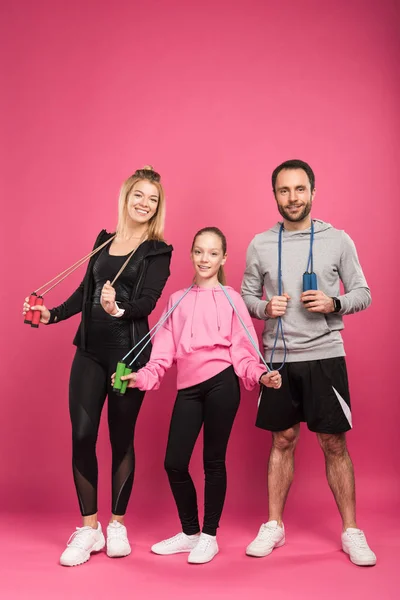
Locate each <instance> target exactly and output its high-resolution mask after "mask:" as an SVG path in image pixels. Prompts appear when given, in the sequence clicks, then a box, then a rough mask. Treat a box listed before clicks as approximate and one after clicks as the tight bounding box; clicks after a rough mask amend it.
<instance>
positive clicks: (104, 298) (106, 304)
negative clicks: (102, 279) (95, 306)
mask: <svg viewBox="0 0 400 600" xmlns="http://www.w3.org/2000/svg"><path fill="white" fill-rule="evenodd" d="M100 304H101V305H102V307H103V308H104V310H105V311H106V313H108V314H109V315H115V314H116V313H117V312H118V307H117V305H116V304H115V288H113V286H112V285H111V283H110V282H109V281H106V283H105V284H104V285H103V289H102V290H101V296H100Z"/></svg>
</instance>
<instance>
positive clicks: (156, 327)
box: [121, 283, 194, 366]
mask: <svg viewBox="0 0 400 600" xmlns="http://www.w3.org/2000/svg"><path fill="white" fill-rule="evenodd" d="M193 285H194V284H193V283H192V285H191V286H190V287H189V288H188V289H187V290H186V291H185V292H184V294H182V296H181V297H180V298H179V299H178V300H177V301H176V302H175V303H174V304H173V306H171V308H170V309H169V310H168V311H167V312H166V313H165V315H164V316H163V317H161V319H160V320H159V321H158V322H157V323H156V324H155V325H154V326H153V327H152V328H151V329H150V331H149V332H148V333H146V335H144V336H143V337H142V339H141V340H139V341H138V343H137V344H135V345H134V346H133V348H131V349H130V350H129V352H128V353H127V354H125V356H124V357H123V358H122V359H121V362H124V361H125V360H126V359H127V358H128V356H129V355H130V354H132V352H133V351H134V350H136V348H137V347H138V346H140V345H141V344H143V342H144V341H145V339H146V338H149V339H148V340H147V342H146V343H145V344H144V346H142V348H141V349H140V351H139V352H138V353H137V354H136V356H135V357H134V358H133V359H132V361H131V362H130V363H129V366H131V365H132V364H133V363H134V362H135V360H137V359H138V358H139V356H140V355H141V353H142V352H143V350H144V349H145V348H146V346H147V345H148V344H150V342H151V340H152V339H153V338H154V336H155V335H156V333H157V332H158V331H159V329H161V327H162V326H163V325H164V323H165V322H166V321H167V319H168V318H169V316H170V315H171V314H172V313H173V312H174V310H175V308H176V307H177V306H178V304H179V303H180V302H181V301H182V300H183V298H184V297H185V296H186V294H188V293H189V292H190V290H191V289H192V287H193Z"/></svg>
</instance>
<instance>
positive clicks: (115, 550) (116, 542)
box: [107, 520, 131, 558]
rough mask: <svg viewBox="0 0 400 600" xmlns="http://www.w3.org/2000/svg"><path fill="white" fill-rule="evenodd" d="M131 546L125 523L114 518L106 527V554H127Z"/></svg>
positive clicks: (118, 556) (117, 556) (114, 556)
mask: <svg viewBox="0 0 400 600" xmlns="http://www.w3.org/2000/svg"><path fill="white" fill-rule="evenodd" d="M130 553H131V547H130V544H129V541H128V534H127V531H126V527H125V525H123V524H122V523H120V522H119V521H116V520H114V521H113V522H112V523H110V524H109V525H108V527H107V556H110V557H111V558H120V557H122V556H128V554H130Z"/></svg>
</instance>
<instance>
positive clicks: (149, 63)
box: [0, 0, 400, 598]
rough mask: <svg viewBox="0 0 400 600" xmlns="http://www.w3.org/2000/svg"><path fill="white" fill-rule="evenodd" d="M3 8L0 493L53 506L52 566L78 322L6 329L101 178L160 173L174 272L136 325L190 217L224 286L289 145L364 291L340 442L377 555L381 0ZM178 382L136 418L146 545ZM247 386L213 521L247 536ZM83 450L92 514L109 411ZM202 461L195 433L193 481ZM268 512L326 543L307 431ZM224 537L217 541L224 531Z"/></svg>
mask: <svg viewBox="0 0 400 600" xmlns="http://www.w3.org/2000/svg"><path fill="white" fill-rule="evenodd" d="M0 10H1V14H0V21H1V45H2V53H1V54H2V58H3V69H2V81H1V84H2V85H1V87H2V94H1V97H0V102H1V105H0V109H1V110H0V114H1V120H2V123H1V132H2V134H1V137H2V142H3V143H2V145H1V165H2V179H1V192H2V207H3V208H2V225H1V228H2V235H1V242H2V261H1V262H2V282H3V285H2V289H1V295H2V299H1V300H2V302H1V305H2V307H3V315H4V316H3V324H2V332H1V333H2V335H1V346H2V348H1V352H2V361H1V369H2V388H3V389H2V392H3V393H2V409H1V422H2V433H1V436H0V456H1V457H2V458H1V464H0V469H1V471H0V489H1V490H2V491H1V497H0V508H1V509H2V510H3V511H5V512H6V513H8V514H9V513H13V512H14V513H16V515H22V514H24V515H25V516H26V515H30V518H31V519H32V521H33V522H39V516H38V515H39V513H43V519H45V520H44V521H43V522H44V523H46V522H48V521H47V520H46V518H45V515H46V514H47V513H51V519H52V520H56V522H57V521H58V522H59V521H60V519H59V515H60V514H61V513H64V512H68V513H69V515H68V518H66V519H65V520H63V521H62V527H63V529H62V535H61V534H60V535H56V536H55V537H54V544H53V547H52V548H51V561H53V562H54V561H56V560H57V557H58V554H59V551H61V550H62V547H63V544H64V542H65V539H64V538H65V537H67V536H68V535H69V533H70V532H71V531H72V529H73V527H74V525H78V524H79V519H78V505H77V501H76V498H75V492H74V488H73V484H72V476H71V472H70V462H71V458H70V452H71V442H70V426H69V417H68V403H67V392H68V378H69V369H70V363H71V360H72V357H73V353H74V347H73V346H72V338H73V335H74V333H75V330H76V328H77V326H78V322H79V320H78V317H75V318H72V319H70V320H69V321H68V322H65V323H62V324H60V325H58V326H56V325H55V326H52V327H48V328H45V327H41V328H40V329H39V330H38V331H35V330H33V329H31V328H28V327H27V326H23V321H22V315H21V305H22V301H23V298H24V297H25V296H26V295H27V294H29V292H30V291H31V290H32V289H33V288H35V287H37V286H38V285H40V284H41V283H43V282H45V281H46V280H47V279H50V278H51V277H52V276H53V275H54V274H55V273H57V272H59V271H61V270H63V269H64V268H65V267H66V266H68V265H69V264H71V263H72V262H74V261H75V260H76V259H78V258H79V257H80V256H82V255H83V254H85V253H86V252H88V251H89V250H90V249H91V247H92V244H93V241H94V239H95V237H96V235H97V233H98V231H99V230H100V229H101V228H103V227H106V228H107V229H109V230H113V228H114V227H115V222H116V212H117V196H118V190H119V186H120V184H121V183H122V181H123V180H124V179H125V178H126V177H127V176H129V175H130V174H131V173H132V172H133V171H134V170H135V169H136V168H138V167H140V166H143V165H144V164H146V163H150V164H152V165H154V167H155V168H156V169H157V170H158V171H159V172H160V173H161V174H162V177H163V182H164V185H165V188H166V192H167V203H168V204H167V226H166V237H167V240H168V241H169V242H171V243H172V244H173V245H174V248H175V251H174V254H173V262H172V275H171V278H170V280H169V282H168V284H167V288H166V290H165V293H164V295H163V298H162V299H161V301H160V302H159V304H158V306H157V308H156V310H155V311H154V313H153V315H152V317H151V322H152V323H153V322H155V320H156V319H157V317H158V315H159V314H160V312H161V310H162V308H163V306H164V304H165V302H166V299H167V296H168V294H169V293H171V292H172V291H174V290H176V289H179V288H181V287H184V286H186V285H187V284H188V282H189V281H190V278H191V264H190V261H189V249H190V244H191V240H192V237H193V234H194V233H195V231H196V230H197V229H198V228H200V227H203V226H205V225H216V226H218V227H220V228H221V229H222V230H223V231H224V232H225V233H226V235H227V238H228V252H229V261H228V264H227V274H228V278H229V283H230V284H231V285H233V286H234V287H235V288H236V289H239V286H240V282H241V278H242V274H243V270H244V265H245V251H246V248H247V245H248V243H249V242H250V240H251V238H252V237H253V235H254V234H255V233H257V232H259V231H262V230H265V229H267V228H269V227H270V226H272V225H273V224H274V223H275V221H276V220H277V217H278V213H277V211H276V208H275V202H274V199H273V196H272V194H271V184H270V174H271V171H272V170H273V168H274V167H275V166H276V165H277V164H279V163H280V162H281V161H283V160H286V159H288V158H295V157H296V158H302V159H303V160H306V161H308V162H310V164H311V165H312V167H313V169H314V171H315V173H316V187H317V197H316V200H315V208H314V211H313V216H314V217H317V218H321V219H324V220H326V221H329V222H331V223H333V224H334V226H335V227H337V228H339V229H345V230H346V231H347V232H348V233H349V234H350V235H351V237H352V238H353V239H354V241H355V243H356V245H357V249H358V252H359V256H360V260H361V263H362V265H363V268H364V271H365V274H366V277H367V280H368V282H369V285H370V287H371V289H372V296H373V304H372V306H371V308H370V309H368V311H367V312H364V313H361V314H357V315H353V316H351V317H348V318H346V331H345V334H344V336H345V343H346V349H347V353H348V369H349V375H350V383H351V393H352V403H353V418H354V425H355V427H354V431H353V432H352V433H351V434H350V435H349V437H348V440H349V447H350V449H351V454H352V458H353V460H354V463H355V468H356V475H357V484H358V505H359V515H360V524H361V526H362V527H365V528H366V529H367V528H368V523H369V531H373V532H374V534H373V536H372V539H370V542H371V545H373V546H374V548H375V549H377V552H379V550H380V552H381V556H382V555H383V554H384V552H385V551H387V549H388V548H392V549H393V544H394V541H393V539H392V537H390V534H388V532H390V531H391V530H392V528H393V526H394V524H396V527H397V528H399V522H398V517H397V514H398V513H397V512H396V510H397V511H398V508H399V506H398V498H399V491H400V490H399V460H398V455H399V452H398V440H397V437H398V423H399V398H398V385H397V373H396V370H397V369H398V332H399V331H398V329H399V328H398V318H397V316H396V315H397V314H398V303H399V300H398V299H399V292H400V289H399V278H398V268H399V261H398V251H397V246H398V244H397V241H398V219H399V201H398V184H397V179H398V162H399V161H398V159H399V153H398V136H399V111H398V107H399V100H400V98H399V96H400V94H399V75H398V73H399V71H398V65H399V35H398V23H399V18H400V14H399V13H400V10H399V3H398V2H393V1H390V0H381V1H380V2H379V3H377V2H375V1H373V0H364V1H359V0H352V1H345V0H336V1H333V0H327V1H325V2H317V1H316V0H315V1H297V2H296V1H294V0H288V1H287V2H285V3H282V2H278V1H276V2H274V1H261V0H260V1H255V0H247V2H243V1H240V2H239V1H236V0H230V1H226V0H222V1H219V2H216V1H215V0H214V1H211V0H203V1H202V2H193V3H192V2H185V1H184V0H181V1H169V0H168V1H164V2H162V1H156V0H149V1H143V2H136V1H119V2H107V1H102V2H95V1H88V2H78V1H77V0H73V1H70V2H68V3H64V2H60V1H59V2H49V1H45V0H39V1H37V2H28V1H23V0H20V1H14V2H13V1H11V0H8V1H3V2H2V3H1V7H0ZM82 276H83V270H81V271H80V272H79V274H75V275H74V276H72V277H70V278H69V279H68V280H66V281H65V282H64V283H63V284H61V285H60V286H59V287H58V288H57V289H56V290H54V292H51V293H50V294H49V296H48V297H47V298H48V304H49V306H54V305H56V304H58V303H60V302H61V301H63V300H64V299H65V298H66V297H67V296H68V295H69V294H70V293H71V292H72V291H73V290H74V289H75V287H76V286H77V285H78V283H79V282H80V279H81V277H82ZM257 329H258V331H259V332H260V331H261V324H260V323H258V324H257ZM174 382H175V373H174V372H170V373H169V374H168V375H167V377H166V379H165V382H164V384H163V386H162V389H161V391H159V392H158V393H149V394H148V395H147V396H146V401H145V403H144V406H143V409H142V412H141V415H140V417H139V421H138V427H137V435H136V453H137V472H136V483H135V488H134V494H133V497H132V501H131V504H130V511H129V515H130V516H129V518H130V519H131V523H132V533H133V531H134V529H135V527H136V528H138V531H140V527H142V528H143V531H144V532H147V531H148V529H149V528H150V529H151V528H152V527H153V528H154V529H153V530H154V534H153V536H152V539H151V540H150V539H149V543H150V542H153V541H157V539H158V538H159V537H160V535H161V537H164V536H165V535H168V534H172V533H175V530H176V529H177V526H178V523H177V519H176V516H175V508H174V505H173V502H172V498H171V495H170V492H169V488H168V485H167V478H166V476H165V474H164V472H163V458H164V450H165V444H166V437H167V429H168V421H169V417H170V413H171V409H172V405H173V399H174V395H175V388H174ZM256 403H257V398H256V393H252V394H251V393H247V392H244V391H243V395H242V406H241V410H240V413H239V415H238V418H237V421H236V424H235V427H234V431H233V434H232V438H231V443H230V447H229V458H228V468H229V489H228V497H227V502H226V511H225V514H224V517H223V521H222V528H221V532H223V530H224V524H226V527H227V528H229V527H232V532H233V533H232V534H231V535H232V536H234V535H236V536H237V535H238V530H237V529H236V530H235V526H236V527H239V528H240V531H241V532H242V533H243V544H244V545H245V544H246V543H248V541H249V540H250V539H252V537H254V535H255V533H256V531H257V529H258V527H259V524H260V522H261V521H262V520H265V518H266V510H265V509H266V484H265V475H266V457H267V453H268V448H269V444H270V441H269V435H268V434H267V433H265V432H262V431H260V430H258V429H256V428H255V427H254V420H255V415H256ZM98 457H99V461H100V511H101V515H102V519H103V521H104V524H105V522H106V519H107V517H108V514H107V511H108V510H109V493H110V489H109V480H110V474H109V473H110V471H109V469H110V452H109V444H108V438H107V428H106V423H105V420H104V422H103V423H102V427H101V432H100V438H99V443H98ZM200 459H201V454H200V452H199V449H197V451H196V454H195V457H194V461H193V473H194V476H195V478H196V481H197V482H199V485H201V479H202V474H201V460H200ZM11 518H12V517H10V519H11ZM13 518H15V519H17V522H18V520H19V518H20V517H18V516H15V517H13ZM166 519H169V520H170V525H169V526H168V527H166V526H165V521H166ZM383 519H386V521H384V520H383ZM366 521H367V525H366V523H365V522H366ZM10 522H11V521H10ZM40 522H42V521H40ZM286 522H287V523H293V525H292V527H293V530H294V531H298V530H299V528H300V530H302V532H301V534H302V535H303V539H302V541H301V546H299V547H301V548H302V551H303V552H306V549H305V548H304V544H306V543H307V539H308V537H307V536H308V535H309V532H310V531H313V532H314V533H315V532H318V536H320V538H321V540H324V536H327V537H328V538H329V539H330V540H331V542H332V547H333V548H335V549H337V547H339V544H338V539H339V533H340V521H339V517H338V515H337V513H336V509H335V506H334V502H333V499H332V498H331V495H330V491H329V489H328V486H327V484H326V483H325V478H324V468H323V458H322V454H321V452H320V451H319V449H318V447H317V442H316V439H315V437H314V436H313V435H312V434H310V433H309V432H308V431H307V430H306V428H304V427H303V430H302V440H301V444H300V446H299V448H298V453H297V472H296V479H295V483H294V486H293V488H292V491H291V495H290V498H289V502H288V506H287V513H286ZM309 527H310V528H311V529H310V530H308V529H307V528H309ZM296 528H297V529H296ZM382 529H384V531H382ZM153 530H152V531H153ZM235 532H236V533H235ZM367 533H368V531H367ZM135 535H136V534H135ZM223 535H224V536H225V538H224V539H226V540H227V541H226V544H228V545H229V539H230V538H229V529H225V533H224V534H223ZM388 535H389V537H388ZM38 537H40V535H39V536H38ZM370 537H371V536H370ZM231 541H232V540H231ZM299 543H300V542H299ZM321 543H322V542H321ZM243 544H242V545H243ZM239 546H240V544H239ZM385 549H386V550H385ZM280 552H283V551H280ZM397 552H398V550H397ZM49 555H50V551H49ZM388 555H390V552H389V551H388ZM335 556H336V555H335ZM336 559H337V556H336ZM93 560H94V559H93ZM218 560H220V562H221V563H222V560H223V559H222V555H221V557H219V558H218ZM243 560H245V559H243ZM266 560H273V559H272V558H271V559H266ZM292 560H293V561H295V555H293V558H292ZM343 560H345V559H343ZM256 562H257V561H256ZM171 564H172V563H171ZM238 564H239V563H238ZM258 564H260V563H258ZM264 564H265V563H264ZM264 564H263V569H261V571H264ZM271 564H272V563H271ZM293 564H294V563H293ZM91 565H92V561H91V563H90V566H91ZM388 565H389V563H386V568H387V569H389V567H388ZM210 567H211V566H210ZM312 567H313V568H312V570H311V571H310V572H312V571H313V569H314V567H315V564H313V565H312ZM346 567H347V563H346ZM378 567H379V565H378ZM378 567H377V568H376V569H375V571H369V573H373V575H368V576H369V580H368V581H369V583H368V588H369V589H370V590H371V589H372V588H371V585H372V581H373V582H375V583H376V585H378V582H379V576H380V577H382V579H384V580H385V581H386V582H388V581H389V583H390V577H392V576H393V572H392V571H391V572H390V573H389V570H387V571H382V569H385V562H384V561H382V564H381V567H380V568H381V571H380V572H379V571H378ZM86 568H89V567H85V569H86ZM151 568H153V567H151ZM213 568H215V567H214V565H213ZM283 568H286V567H285V565H284V563H282V569H283ZM182 569H183V566H182ZM349 569H350V566H349ZM353 569H356V568H355V567H354V568H353ZM192 572H193V571H192ZM282 572H283V571H282ZM353 572H354V573H355V571H353ZM353 572H352V573H353ZM332 573H334V571H331V574H332ZM357 573H359V570H358V571H357ZM62 575H63V577H64V578H65V577H67V576H66V575H65V570H64V571H62ZM179 576H180V575H179V571H177V575H176V577H177V578H178V580H179ZM221 576H222V575H221ZM252 577H256V575H254V574H253V575H252ZM340 577H341V576H339V578H340ZM364 577H367V576H364ZM364 581H367V580H366V579H364ZM175 583H176V582H175ZM171 585H172V584H171ZM199 585H200V584H199ZM235 586H236V587H238V589H239V588H240V584H239V583H238V582H236V583H235ZM10 589H11V588H10ZM224 589H225V590H226V588H224ZM294 589H295V588H294ZM148 593H149V594H150V592H148ZM221 593H222V592H221ZM293 593H294V592H293ZM365 593H367V594H368V591H367V592H365ZM365 593H364V597H369V596H365ZM390 593H391V592H389V591H388V594H390ZM393 593H394V592H393ZM150 596H151V594H150ZM150 596H148V597H150ZM8 597H10V598H11V597H13V596H12V595H9V596H7V598H8ZM27 597H31V596H29V595H28V596H27ZM42 597H43V596H42ZM53 597H57V598H58V597H60V598H61V595H59V596H53ZM143 597H145V596H143ZM220 597H223V596H220ZM276 597H285V596H279V595H278V596H276ZM308 597H312V596H310V595H309V596H308ZM371 597H376V596H371ZM382 597H385V598H389V597H390V598H392V597H394V596H391V595H386V596H382Z"/></svg>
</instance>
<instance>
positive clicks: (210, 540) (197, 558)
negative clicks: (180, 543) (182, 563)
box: [188, 533, 219, 565]
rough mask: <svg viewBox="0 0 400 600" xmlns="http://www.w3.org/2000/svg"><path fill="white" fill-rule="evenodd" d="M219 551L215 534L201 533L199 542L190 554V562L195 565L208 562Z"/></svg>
mask: <svg viewBox="0 0 400 600" xmlns="http://www.w3.org/2000/svg"><path fill="white" fill-rule="evenodd" d="M218 552H219V549H218V544H217V538H216V537H215V535H208V534H207V533H201V534H200V537H199V541H198V543H197V544H196V546H195V547H194V548H193V550H192V551H191V553H190V554H189V556H188V563H191V564H194V565H202V564H204V563H208V562H210V560H212V559H213V558H214V556H215V555H216V554H218Z"/></svg>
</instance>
